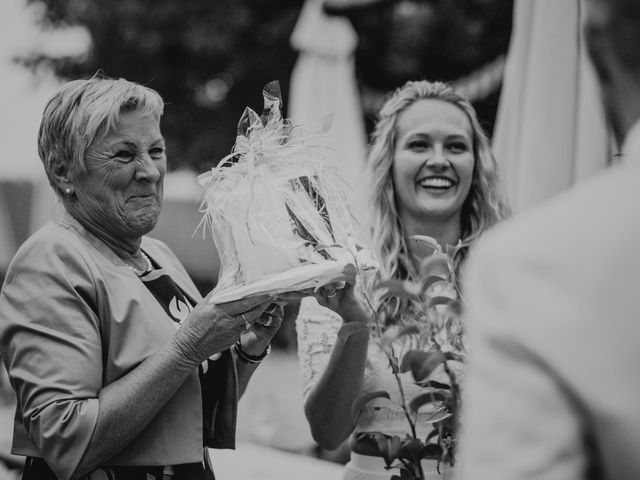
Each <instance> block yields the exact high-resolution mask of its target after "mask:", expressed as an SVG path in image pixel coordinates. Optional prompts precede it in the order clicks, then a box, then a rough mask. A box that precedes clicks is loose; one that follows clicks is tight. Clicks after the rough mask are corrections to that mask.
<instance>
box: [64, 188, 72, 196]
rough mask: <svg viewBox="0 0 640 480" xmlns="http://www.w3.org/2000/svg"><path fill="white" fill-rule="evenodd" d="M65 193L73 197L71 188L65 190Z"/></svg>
mask: <svg viewBox="0 0 640 480" xmlns="http://www.w3.org/2000/svg"><path fill="white" fill-rule="evenodd" d="M64 193H66V194H67V195H71V188H69V187H67V188H65V189H64Z"/></svg>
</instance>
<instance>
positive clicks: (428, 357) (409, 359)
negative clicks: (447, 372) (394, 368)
mask: <svg viewBox="0 0 640 480" xmlns="http://www.w3.org/2000/svg"><path fill="white" fill-rule="evenodd" d="M445 359H446V358H445V356H444V355H443V354H442V353H440V352H424V351H420V350H410V351H408V352H407V353H405V354H404V357H402V363H401V365H400V371H401V372H406V371H409V370H411V374H412V375H413V379H414V380H415V381H416V382H421V381H422V380H424V379H425V378H427V377H428V376H429V375H431V372H433V371H434V370H435V368H436V367H437V366H438V365H440V364H441V363H442V362H444V361H445Z"/></svg>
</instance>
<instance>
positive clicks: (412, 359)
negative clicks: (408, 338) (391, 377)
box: [400, 350, 431, 373]
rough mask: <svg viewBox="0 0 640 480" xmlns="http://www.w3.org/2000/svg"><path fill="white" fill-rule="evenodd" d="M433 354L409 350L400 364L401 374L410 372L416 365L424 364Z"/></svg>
mask: <svg viewBox="0 0 640 480" xmlns="http://www.w3.org/2000/svg"><path fill="white" fill-rule="evenodd" d="M430 355H431V352H424V351H422V350H409V351H408V352H407V353H405V354H404V356H403V357H402V362H401V363H400V373H405V372H408V371H409V370H411V369H412V366H413V365H414V363H420V364H421V363H422V362H424V361H425V360H427V359H428V358H429V356H430Z"/></svg>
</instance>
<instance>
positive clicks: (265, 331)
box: [0, 76, 281, 480]
mask: <svg viewBox="0 0 640 480" xmlns="http://www.w3.org/2000/svg"><path fill="white" fill-rule="evenodd" d="M163 108H164V104H163V101H162V99H161V98H160V96H159V95H158V94H157V93H156V92H155V91H153V90H151V89H149V88H146V87H143V86H140V85H138V84H135V83H132V82H129V81H127V80H124V79H119V80H115V79H108V78H101V77H98V76H96V77H94V78H91V79H89V80H76V81H72V82H69V83H67V84H65V85H63V86H62V87H61V89H60V90H59V92H58V93H57V94H56V95H54V97H53V98H52V99H51V100H50V101H49V103H48V104H47V106H46V107H45V110H44V114H43V118H42V123H41V126H40V132H39V137H38V151H39V154H40V157H41V159H42V162H43V164H44V168H45V172H46V174H47V177H48V179H49V182H50V183H51V186H52V187H53V189H54V190H55V193H56V194H57V195H58V197H59V198H60V199H61V202H62V204H63V206H64V209H65V213H64V215H63V216H62V218H61V219H60V220H59V221H56V222H50V223H48V224H47V225H45V226H44V227H43V228H41V229H40V230H39V231H37V232H36V233H35V234H34V235H33V236H32V237H31V238H29V239H28V240H27V241H26V242H25V243H24V244H23V245H22V246H21V248H20V249H19V251H18V252H17V253H16V255H15V257H14V259H13V261H12V263H11V265H10V267H9V270H8V272H7V275H6V279H5V282H4V285H3V287H2V293H1V295H0V353H1V355H2V359H3V360H4V362H5V365H6V367H7V370H8V372H9V376H10V380H11V384H12V387H13V389H14V390H15V393H16V396H17V401H18V406H17V411H16V419H15V426H14V437H13V448H12V453H14V454H17V455H24V456H26V457H27V459H26V461H25V468H24V473H23V477H22V478H23V479H34V480H35V479H37V480H49V479H55V478H58V479H62V480H66V479H69V478H74V479H77V478H86V479H98V478H100V479H102V478H110V479H117V480H123V479H124V480H130V479H145V480H146V479H150V478H155V479H161V478H162V479H164V478H173V479H175V480H178V479H185V480H187V479H188V480H198V479H202V480H204V479H213V478H214V477H213V473H212V470H211V467H210V465H209V461H208V456H207V454H206V449H205V447H218V448H233V447H234V441H235V421H236V408H237V397H238V393H240V394H242V392H243V391H244V389H245V387H246V384H247V382H248V380H249V377H250V376H251V374H252V373H253V371H254V370H255V368H256V366H257V365H258V363H259V361H260V359H261V358H263V357H264V355H265V354H266V352H268V345H269V342H270V340H271V338H272V336H273V335H274V333H275V332H276V330H277V329H278V327H279V325H280V321H281V317H280V315H279V314H278V313H277V311H276V310H274V309H272V308H271V307H270V305H271V304H272V300H273V299H272V298H270V297H267V296H257V297H254V298H251V299H244V300H240V301H237V302H233V303H229V304H224V305H214V304H211V303H209V302H207V300H206V299H204V300H203V299H202V298H201V296H200V295H199V293H198V291H197V289H196V287H195V286H194V284H193V283H192V281H191V280H190V279H189V277H188V274H187V272H186V271H185V269H184V268H183V267H182V265H181V264H180V262H179V261H178V259H177V258H176V257H175V255H174V254H173V253H172V252H171V251H170V250H169V248H168V247H167V246H166V245H165V244H163V243H161V242H160V241H158V240H154V239H152V238H149V237H146V236H145V235H146V234H147V233H148V232H150V231H151V230H152V229H153V227H154V226H155V224H156V221H157V220H158V216H159V214H160V209H161V205H162V185H163V179H164V174H165V171H166V156H165V143H164V139H163V137H162V134H161V132H160V117H161V115H162V113H163ZM269 308H271V309H270V310H267V309H269ZM272 310H273V311H274V313H273V315H271V314H270V312H271V311H272Z"/></svg>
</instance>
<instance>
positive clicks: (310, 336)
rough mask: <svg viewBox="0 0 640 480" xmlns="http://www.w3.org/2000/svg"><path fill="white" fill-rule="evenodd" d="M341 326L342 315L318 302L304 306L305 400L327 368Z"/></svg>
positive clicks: (299, 323)
mask: <svg viewBox="0 0 640 480" xmlns="http://www.w3.org/2000/svg"><path fill="white" fill-rule="evenodd" d="M341 326H342V318H341V317H340V315H338V314H337V313H335V312H333V311H331V310H329V309H328V308H324V307H322V306H320V305H319V304H318V302H317V301H316V299H315V298H313V297H306V298H303V299H302V301H301V302H300V310H299V313H298V317H297V318H296V334H297V337H298V360H299V362H300V371H301V374H302V395H303V398H304V399H306V398H307V395H308V394H309V391H310V390H311V387H313V385H314V384H315V382H316V381H317V379H318V377H319V376H320V375H321V374H322V373H323V372H324V370H325V369H326V368H327V365H328V363H329V358H330V357H331V351H332V350H333V345H334V344H335V342H336V339H337V337H338V330H340V327H341Z"/></svg>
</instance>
